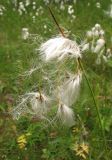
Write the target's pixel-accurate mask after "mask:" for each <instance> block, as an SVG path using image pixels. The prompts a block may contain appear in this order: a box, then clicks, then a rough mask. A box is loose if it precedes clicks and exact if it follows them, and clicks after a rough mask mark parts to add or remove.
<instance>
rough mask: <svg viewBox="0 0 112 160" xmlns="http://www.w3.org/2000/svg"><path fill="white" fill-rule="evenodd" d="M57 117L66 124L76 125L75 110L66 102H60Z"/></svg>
mask: <svg viewBox="0 0 112 160" xmlns="http://www.w3.org/2000/svg"><path fill="white" fill-rule="evenodd" d="M57 117H58V118H59V119H60V120H61V121H62V123H63V124H64V125H67V126H72V125H74V112H73V110H72V109H71V108H69V107H68V106H66V105H65V104H60V105H59V107H58V111H57Z"/></svg>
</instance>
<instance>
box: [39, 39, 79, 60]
mask: <svg viewBox="0 0 112 160" xmlns="http://www.w3.org/2000/svg"><path fill="white" fill-rule="evenodd" d="M40 53H41V56H42V58H43V60H44V61H50V60H53V59H55V58H57V59H58V60H61V59H63V58H64V57H67V56H70V57H75V58H78V57H81V54H80V48H79V46H78V44H77V43H76V42H75V41H72V40H70V39H68V38H64V37H56V38H52V39H50V40H48V41H47V42H45V43H43V44H42V45H41V47H40Z"/></svg>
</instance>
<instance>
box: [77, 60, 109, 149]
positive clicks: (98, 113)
mask: <svg viewBox="0 0 112 160" xmlns="http://www.w3.org/2000/svg"><path fill="white" fill-rule="evenodd" d="M78 62H79V66H80V68H81V70H82V71H83V73H84V76H85V79H86V81H87V84H88V87H89V89H90V92H91V95H92V98H93V102H94V105H95V109H96V112H97V117H98V120H99V124H100V127H101V131H102V136H103V140H104V144H105V150H106V151H107V144H106V137H105V132H104V128H103V125H102V121H101V116H100V112H99V108H98V105H97V102H96V100H95V95H94V92H93V90H92V88H91V85H90V82H89V80H88V77H87V74H86V71H85V69H84V66H83V64H82V62H81V59H80V58H78Z"/></svg>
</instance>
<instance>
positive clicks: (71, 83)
mask: <svg viewBox="0 0 112 160" xmlns="http://www.w3.org/2000/svg"><path fill="white" fill-rule="evenodd" d="M81 80H82V74H81V73H78V74H76V75H71V76H70V78H69V79H68V80H67V81H66V82H64V84H63V85H62V86H60V87H59V89H58V96H59V99H60V101H61V102H62V103H64V104H65V105H67V106H71V105H72V104H73V103H74V102H75V101H76V100H77V97H78V95H79V91H80V83H81Z"/></svg>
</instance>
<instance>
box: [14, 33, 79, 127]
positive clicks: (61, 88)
mask: <svg viewBox="0 0 112 160" xmlns="http://www.w3.org/2000/svg"><path fill="white" fill-rule="evenodd" d="M39 51H40V55H39V56H40V59H41V63H43V64H44V63H45V64H46V65H45V67H44V65H43V68H42V67H41V68H40V70H41V73H42V74H43V76H42V79H41V80H40V81H42V82H43V84H44V85H45V86H43V91H45V92H46V93H50V95H49V96H47V95H46V94H45V93H44V92H43V91H42V89H40V88H38V92H29V93H26V94H25V95H23V96H22V98H21V99H20V102H19V103H18V105H17V107H16V108H15V109H14V111H13V116H14V118H16V117H17V118H19V117H20V116H21V115H24V114H26V113H27V114H30V115H31V116H32V117H33V116H36V117H38V118H40V119H41V120H42V119H44V120H45V119H46V120H48V114H49V112H50V110H52V107H53V106H55V105H56V106H57V107H56V110H57V111H56V115H55V117H54V119H58V120H61V121H62V124H64V125H67V126H72V125H73V124H74V112H73V110H72V109H71V108H70V107H73V104H74V103H75V102H76V100H77V97H78V95H79V91H80V84H81V80H82V73H81V71H80V70H79V69H78V68H76V70H77V73H72V72H70V71H67V67H66V68H65V67H63V64H64V61H70V60H71V59H73V61H74V63H76V62H77V61H78V58H81V52H80V47H79V45H78V44H77V43H76V41H73V40H70V39H68V38H65V37H62V36H58V37H55V38H51V39H50V40H48V41H47V42H45V43H43V44H42V45H41V46H40V48H39ZM53 60H55V61H53ZM55 63H56V67H54V70H52V68H53V65H54V66H55ZM49 64H50V65H52V66H51V69H50V70H49V68H48V66H49ZM65 64H66V63H65ZM65 64H64V65H65ZM60 66H61V67H60ZM47 68H48V70H47ZM50 71H52V72H50ZM66 73H67V74H68V77H66V76H65V75H66ZM57 75H58V76H57ZM51 89H52V90H51ZM49 90H50V91H49ZM54 93H55V94H54ZM48 97H50V98H48ZM54 104H55V105H54ZM25 112H26V113H25ZM43 117H44V118H43Z"/></svg>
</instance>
